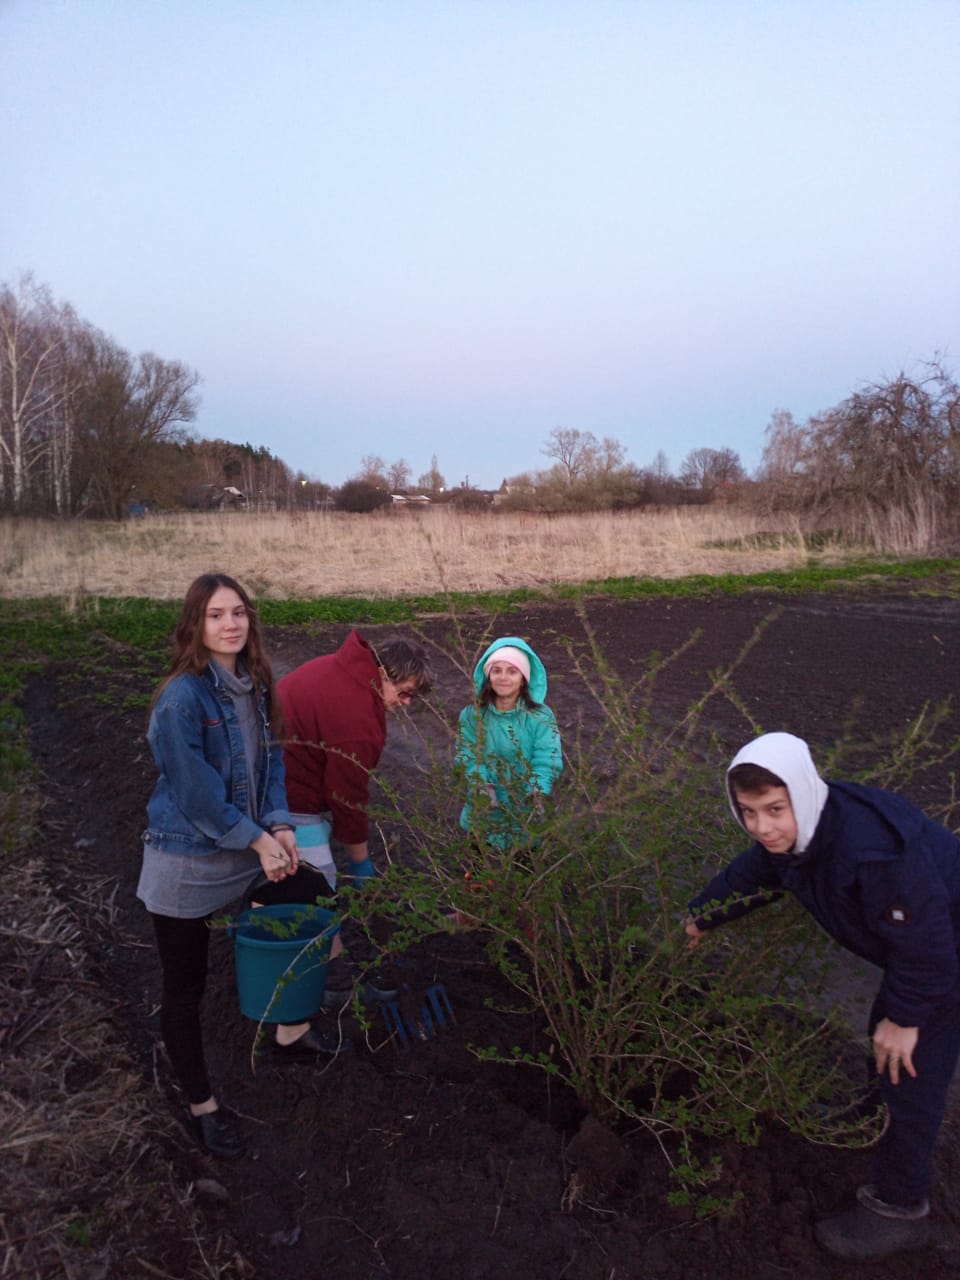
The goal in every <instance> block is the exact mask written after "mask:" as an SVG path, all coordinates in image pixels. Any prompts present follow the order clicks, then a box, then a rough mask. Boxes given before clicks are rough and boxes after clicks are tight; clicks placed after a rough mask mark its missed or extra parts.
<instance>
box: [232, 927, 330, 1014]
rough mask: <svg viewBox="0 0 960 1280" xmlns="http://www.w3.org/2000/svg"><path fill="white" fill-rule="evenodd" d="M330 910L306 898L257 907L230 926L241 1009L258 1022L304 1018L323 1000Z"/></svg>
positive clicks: (314, 1010)
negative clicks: (316, 905)
mask: <svg viewBox="0 0 960 1280" xmlns="http://www.w3.org/2000/svg"><path fill="white" fill-rule="evenodd" d="M339 928H340V922H339V921H338V920H337V918H336V916H335V915H334V914H333V912H332V911H326V910H325V909H324V908H323V907H315V906H310V905H308V904H307V903H303V904H300V903H283V904H282V905H279V906H275V907H253V908H251V910H249V911H244V912H243V913H242V914H241V915H240V916H238V917H237V919H236V921H235V922H234V923H233V924H232V925H231V926H230V929H231V932H232V933H233V953H234V959H235V962H236V969H237V994H238V996H239V997H240V1012H241V1013H242V1014H243V1015H244V1017H245V1018H253V1019H255V1021H257V1022H306V1021H307V1019H308V1018H312V1017H313V1015H314V1014H315V1013H319V1012H320V1009H321V1007H322V1005H323V991H324V987H325V986H326V982H327V962H328V961H329V959H330V944H331V942H332V941H333V939H334V936H335V935H336V933H337V931H338V930H339Z"/></svg>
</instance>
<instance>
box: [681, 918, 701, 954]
mask: <svg viewBox="0 0 960 1280" xmlns="http://www.w3.org/2000/svg"><path fill="white" fill-rule="evenodd" d="M683 931H684V933H685V934H686V935H687V946H688V948H689V949H690V950H691V951H692V950H693V948H694V947H695V946H696V945H697V944H698V943H699V941H700V939H701V938H702V937H703V930H702V929H701V928H700V927H699V925H698V924H697V922H696V920H694V918H693V916H687V919H686V921H685V923H684V926H683Z"/></svg>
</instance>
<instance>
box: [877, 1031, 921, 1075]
mask: <svg viewBox="0 0 960 1280" xmlns="http://www.w3.org/2000/svg"><path fill="white" fill-rule="evenodd" d="M919 1034H920V1031H919V1028H918V1027H901V1026H899V1025H898V1024H897V1023H896V1022H891V1021H890V1019H889V1018H881V1020H880V1021H879V1022H878V1023H877V1025H876V1027H875V1028H874V1032H873V1056H874V1057H875V1058H876V1060H877V1075H879V1076H882V1075H883V1072H884V1070H885V1069H886V1070H887V1071H888V1072H889V1074H890V1083H891V1084H899V1083H900V1068H901V1066H902V1067H903V1069H904V1071H906V1073H907V1075H908V1076H913V1078H914V1080H915V1079H916V1078H917V1069H916V1067H915V1066H914V1065H913V1051H914V1049H915V1048H916V1047H917V1038H918V1036H919Z"/></svg>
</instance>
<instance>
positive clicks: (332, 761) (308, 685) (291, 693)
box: [277, 631, 387, 844]
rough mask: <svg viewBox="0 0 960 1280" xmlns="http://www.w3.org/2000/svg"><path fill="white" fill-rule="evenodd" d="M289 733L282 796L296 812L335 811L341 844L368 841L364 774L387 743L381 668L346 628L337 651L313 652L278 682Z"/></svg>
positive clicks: (335, 828)
mask: <svg viewBox="0 0 960 1280" xmlns="http://www.w3.org/2000/svg"><path fill="white" fill-rule="evenodd" d="M277 690H278V692H279V695H280V701H281V704H282V706H283V714H284V718H285V720H286V726H287V736H286V741H285V744H284V753H283V759H284V765H285V767H286V772H287V801H288V803H289V807H290V810H291V811H292V812H294V813H325V812H326V811H327V810H330V812H331V813H332V814H333V834H334V835H335V836H336V837H337V839H338V840H341V841H342V842H343V843H344V844H360V843H362V842H363V841H364V840H366V839H367V835H368V832H369V827H370V824H369V820H368V818H367V804H368V801H369V797H370V773H371V771H372V770H373V769H374V768H376V766H377V763H378V761H379V760H380V756H381V755H382V754H383V748H384V746H385V745H386V741H387V719H386V711H385V709H384V705H383V693H382V685H381V679H380V668H379V666H378V665H377V660H376V658H375V657H374V655H373V650H372V649H371V648H370V646H369V644H367V642H366V640H364V638H363V637H362V636H361V635H360V633H359V632H358V631H351V632H350V634H349V635H348V636H347V638H346V640H344V642H343V644H342V645H341V646H340V648H339V649H338V650H337V651H336V653H331V654H328V655H325V656H324V657H322V658H313V659H312V660H311V661H310V662H305V663H304V664H303V666H300V667H297V668H296V669H295V670H293V671H291V672H290V674H289V675H286V676H284V677H283V678H282V679H281V680H280V681H278V683H277Z"/></svg>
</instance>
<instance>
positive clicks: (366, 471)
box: [353, 453, 390, 489]
mask: <svg viewBox="0 0 960 1280" xmlns="http://www.w3.org/2000/svg"><path fill="white" fill-rule="evenodd" d="M353 479H355V480H362V481H363V482H364V483H365V484H370V485H373V487H374V488H375V489H389V488H390V485H389V483H388V481H387V464H386V463H385V462H384V460H383V459H382V458H381V457H380V455H379V454H376V453H368V454H365V455H364V457H362V458H361V459H360V470H359V471H358V472H357V474H356V475H355V476H354V477H353Z"/></svg>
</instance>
